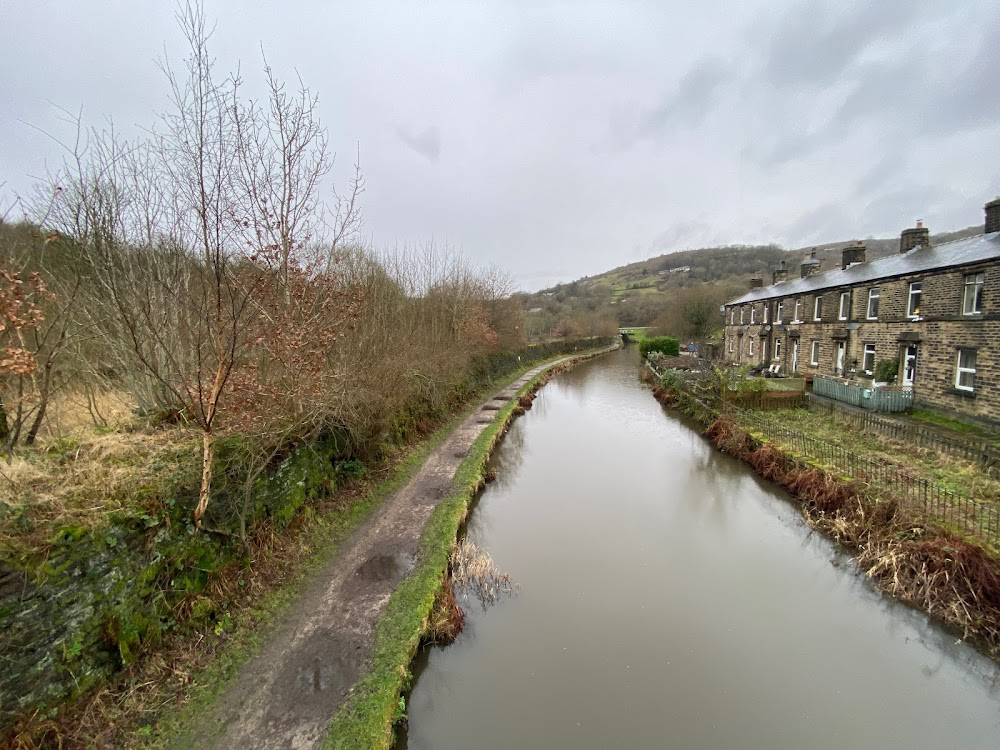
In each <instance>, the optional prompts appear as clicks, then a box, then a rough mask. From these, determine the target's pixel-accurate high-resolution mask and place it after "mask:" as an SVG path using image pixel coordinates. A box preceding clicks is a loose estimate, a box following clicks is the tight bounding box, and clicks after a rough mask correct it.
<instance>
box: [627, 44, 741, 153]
mask: <svg viewBox="0 0 1000 750" xmlns="http://www.w3.org/2000/svg"><path fill="white" fill-rule="evenodd" d="M733 79H734V71H733V70H732V69H731V68H730V66H729V65H728V64H727V63H726V62H725V61H723V60H722V59H721V58H718V57H706V58H703V59H701V60H699V61H698V62H696V63H695V64H694V65H693V66H692V67H691V68H690V70H688V71H687V73H685V74H684V76H683V77H682V78H681V79H680V81H679V82H678V84H677V87H676V89H675V90H674V91H672V92H671V93H670V94H668V95H667V96H666V97H665V98H664V99H663V101H661V102H660V104H659V105H657V106H656V107H654V108H653V109H651V110H649V111H647V112H645V113H644V114H643V115H642V118H641V119H640V122H639V127H638V129H637V136H638V137H640V138H642V137H649V136H654V137H655V136H657V135H662V134H664V133H666V132H669V131H672V130H676V129H679V128H684V127H688V128H690V127H694V126H696V125H698V124H699V123H700V122H701V121H702V120H703V119H704V118H705V116H706V115H707V114H708V113H709V111H710V110H711V109H712V107H713V106H714V105H715V104H716V102H717V101H718V96H719V92H720V90H721V89H722V87H723V86H724V85H725V84H726V83H729V82H730V81H732V80H733Z"/></svg>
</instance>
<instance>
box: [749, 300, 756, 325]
mask: <svg viewBox="0 0 1000 750" xmlns="http://www.w3.org/2000/svg"><path fill="white" fill-rule="evenodd" d="M756 322H757V305H750V325H753V324H754V323H756Z"/></svg>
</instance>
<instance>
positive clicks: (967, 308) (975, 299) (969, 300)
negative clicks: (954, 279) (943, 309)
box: [962, 273, 986, 315]
mask: <svg viewBox="0 0 1000 750" xmlns="http://www.w3.org/2000/svg"><path fill="white" fill-rule="evenodd" d="M985 283H986V274H985V273H970V274H969V275H968V276H966V277H965V294H964V296H963V298H962V314H963V315H978V314H979V313H981V312H982V311H983V284H985Z"/></svg>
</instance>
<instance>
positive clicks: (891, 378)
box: [875, 359, 899, 383]
mask: <svg viewBox="0 0 1000 750" xmlns="http://www.w3.org/2000/svg"><path fill="white" fill-rule="evenodd" d="M897 372H899V362H898V361H897V360H895V359H882V360H879V361H878V362H877V363H876V364H875V380H877V381H878V382H880V383H895V382H896V373H897Z"/></svg>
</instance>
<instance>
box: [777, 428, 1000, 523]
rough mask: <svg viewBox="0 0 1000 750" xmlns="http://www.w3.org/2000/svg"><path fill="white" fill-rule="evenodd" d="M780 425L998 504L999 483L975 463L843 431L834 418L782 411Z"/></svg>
mask: <svg viewBox="0 0 1000 750" xmlns="http://www.w3.org/2000/svg"><path fill="white" fill-rule="evenodd" d="M781 422H782V426H784V427H787V428H788V429H790V430H795V431H797V432H801V433H803V434H805V435H808V436H809V437H812V438H815V439H817V440H820V441H822V442H824V443H826V444H828V445H832V446H837V447H840V448H843V449H845V450H848V451H855V452H857V453H860V454H862V455H864V456H866V457H868V458H871V459H874V460H877V461H882V462H885V463H888V464H891V465H893V466H896V467H897V468H899V469H900V470H901V471H904V472H905V473H907V474H909V475H911V476H914V477H920V478H923V479H927V480H929V481H932V482H935V483H937V484H939V485H941V486H942V487H944V488H945V489H948V490H951V491H952V492H956V493H958V494H961V495H965V496H967V497H974V498H976V499H978V500H982V501H985V502H991V503H997V504H1000V480H997V479H994V478H993V477H991V476H990V475H989V474H988V473H987V472H986V471H985V470H984V468H983V467H982V465H981V464H979V463H974V462H970V461H965V460H961V459H958V458H953V457H951V456H946V455H942V454H940V453H938V452H937V451H934V450H931V449H929V448H921V447H919V446H915V445H912V444H909V443H901V442H899V441H896V440H893V439H891V438H889V437H886V436H885V435H883V434H881V433H872V434H869V433H859V432H857V431H856V430H849V429H845V425H844V423H843V422H841V421H839V420H837V419H836V418H835V417H831V416H827V415H826V414H820V413H817V412H812V411H809V410H807V409H789V410H786V411H782V412H781ZM782 447H783V449H785V450H786V451H789V450H791V447H790V446H782Z"/></svg>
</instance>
